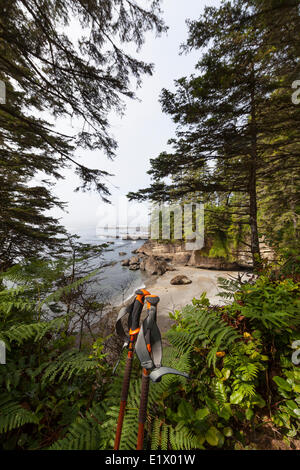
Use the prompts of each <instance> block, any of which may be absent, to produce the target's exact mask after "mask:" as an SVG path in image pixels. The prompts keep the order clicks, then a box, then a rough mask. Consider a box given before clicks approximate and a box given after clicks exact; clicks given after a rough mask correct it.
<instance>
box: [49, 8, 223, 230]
mask: <svg viewBox="0 0 300 470" xmlns="http://www.w3.org/2000/svg"><path fill="white" fill-rule="evenodd" d="M205 5H209V6H219V5H220V0H164V1H163V4H162V7H163V10H164V19H165V22H166V24H167V25H168V26H169V31H168V33H167V34H164V35H162V36H161V37H160V38H155V36H154V34H151V33H148V34H147V37H146V43H145V45H144V46H143V48H142V50H141V51H140V53H139V54H138V56H139V57H140V58H141V59H143V60H145V61H147V62H151V63H153V64H154V66H155V70H154V74H153V76H152V77H144V79H143V84H142V87H141V88H139V89H138V90H137V96H138V98H139V99H140V101H132V100H127V108H126V111H125V116H123V117H122V118H120V117H116V116H115V115H112V116H111V131H112V133H113V135H114V137H115V138H116V140H117V142H118V149H117V152H116V158H115V160H114V161H109V160H107V158H106V157H105V155H104V154H103V153H101V152H99V151H96V152H89V151H83V150H80V151H79V152H78V153H79V154H80V155H83V158H82V160H81V162H83V163H84V164H86V165H87V166H89V167H93V168H100V169H102V170H106V171H108V172H110V173H112V174H113V175H114V176H113V177H110V178H109V180H108V181H109V183H108V186H109V189H110V191H111V193H112V197H111V200H112V203H113V205H103V203H102V202H101V199H100V197H99V196H98V195H97V194H95V193H93V192H90V193H82V192H78V193H75V192H74V188H75V187H76V186H77V185H78V178H77V177H76V176H75V175H74V173H73V172H72V171H71V170H70V171H69V170H66V171H65V172H64V175H65V179H64V180H61V181H58V182H57V184H56V187H55V194H56V195H57V196H58V197H59V199H61V200H63V201H65V202H67V203H68V206H67V212H62V211H61V210H59V209H54V210H52V211H51V215H53V216H55V217H58V218H60V221H61V223H62V224H63V225H65V226H66V227H67V229H69V230H71V231H73V232H74V231H77V232H78V233H79V232H86V231H89V232H91V234H93V233H92V232H93V231H94V233H95V230H96V226H97V224H100V225H102V224H103V225H105V224H106V223H108V224H109V225H111V224H114V222H115V207H116V204H117V201H118V200H120V199H121V203H120V205H119V223H120V224H121V223H124V222H125V220H124V215H125V214H126V202H125V197H124V196H125V195H126V194H127V193H128V192H129V191H135V190H138V189H140V188H144V187H147V186H149V184H150V179H149V175H147V173H146V172H147V170H149V168H150V164H149V159H150V158H154V157H156V156H157V155H158V154H159V153H160V152H162V151H164V150H167V149H168V147H167V141H168V139H169V138H170V137H172V136H173V135H174V131H175V125H174V124H173V122H172V121H171V118H170V117H169V116H167V115H165V114H163V113H162V111H161V106H160V103H159V102H158V99H159V95H160V93H161V90H162V88H168V89H174V80H175V79H178V78H180V77H183V76H188V75H189V74H191V73H192V72H193V71H194V66H195V64H196V62H197V61H198V60H199V51H198V52H192V53H190V54H188V55H179V47H180V44H182V43H183V42H185V40H186V39H187V25H186V23H185V20H186V19H187V18H190V19H196V18H198V17H199V16H200V14H201V13H202V12H203V9H204V6H205ZM79 124H80V123H76V122H70V121H69V120H64V122H63V123H61V122H59V123H57V127H59V130H60V131H63V132H66V133H69V134H73V133H74V129H75V130H76V128H78V125H79ZM129 210H130V214H131V217H130V219H131V220H132V221H133V222H134V223H141V224H142V225H144V224H146V223H147V217H148V215H147V206H145V205H143V204H138V205H137V204H134V205H131V206H130V209H129Z"/></svg>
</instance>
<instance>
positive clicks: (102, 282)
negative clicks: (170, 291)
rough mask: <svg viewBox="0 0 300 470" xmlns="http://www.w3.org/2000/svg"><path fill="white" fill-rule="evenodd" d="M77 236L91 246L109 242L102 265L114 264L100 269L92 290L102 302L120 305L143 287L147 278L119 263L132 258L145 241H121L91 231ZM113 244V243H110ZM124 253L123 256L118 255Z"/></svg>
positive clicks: (142, 273)
mask: <svg viewBox="0 0 300 470" xmlns="http://www.w3.org/2000/svg"><path fill="white" fill-rule="evenodd" d="M77 234H78V235H79V236H80V241H82V242H84V243H91V244H102V243H107V242H110V243H111V245H110V250H111V251H107V252H105V253H104V254H103V257H102V260H103V263H105V264H107V263H109V262H115V263H114V264H113V265H112V266H108V267H105V268H103V269H101V271H100V273H99V274H98V275H97V276H96V278H95V283H93V287H92V289H93V290H95V291H96V292H97V293H100V294H101V297H103V300H104V301H105V302H106V301H108V302H110V303H111V304H113V305H120V304H121V303H122V302H123V301H124V300H126V299H127V298H128V297H130V296H131V295H132V294H133V293H134V291H135V290H136V289H138V288H141V287H144V286H145V282H146V281H147V279H148V277H147V276H146V275H145V274H144V272H143V271H140V270H137V271H130V270H129V268H128V267H123V266H121V261H122V260H124V259H127V258H131V257H132V256H134V254H133V253H132V251H133V250H136V249H137V248H139V247H140V246H141V245H143V244H144V243H145V240H122V239H120V238H119V239H114V238H105V237H104V236H101V237H100V236H97V235H96V234H95V233H93V231H92V230H91V231H85V232H81V233H78V231H77ZM112 242H113V243H112ZM119 252H124V253H125V255H119Z"/></svg>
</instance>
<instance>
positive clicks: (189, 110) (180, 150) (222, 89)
mask: <svg viewBox="0 0 300 470" xmlns="http://www.w3.org/2000/svg"><path fill="white" fill-rule="evenodd" d="M284 3H285V4H284V6H283V5H282V2H281V3H280V2H276V1H266V2H258V1H245V0H234V1H231V2H223V3H222V5H221V7H220V8H213V7H207V8H206V9H205V12H204V14H203V15H202V16H201V17H200V19H199V20H196V21H189V22H188V25H189V38H188V41H187V44H186V45H185V46H184V48H183V49H184V50H185V51H189V50H191V49H200V50H203V55H202V57H201V59H200V60H199V62H198V64H197V66H196V68H197V70H198V71H199V72H200V73H199V74H198V75H192V76H191V77H189V78H187V77H184V78H181V79H179V80H177V81H176V82H175V85H176V91H175V92H174V93H173V92H170V91H168V90H163V92H162V95H161V103H162V107H163V111H164V112H166V113H168V114H170V115H171V116H172V118H173V120H174V122H175V123H177V124H178V129H177V137H176V138H175V139H172V140H171V141H169V143H170V144H172V146H173V152H172V153H166V152H163V153H161V154H160V155H159V156H158V157H157V158H155V159H152V160H151V170H150V171H149V174H150V175H151V176H152V177H153V179H154V183H153V185H152V186H151V187H150V188H147V189H144V190H140V191H139V192H138V193H136V194H133V193H130V194H129V197H130V198H131V199H139V200H142V199H147V198H149V199H152V200H161V199H163V200H168V199H175V198H177V199H180V198H183V197H185V196H186V195H187V194H189V193H193V192H201V193H202V195H203V200H204V201H205V200H208V199H209V198H210V197H211V196H212V195H221V194H224V195H225V196H227V199H228V202H227V206H228V211H232V212H233V213H235V214H237V215H238V216H239V223H242V224H247V225H248V226H249V227H250V238H251V242H250V248H251V253H252V259H253V264H254V266H256V267H259V266H260V262H261V256H260V246H259V227H258V190H259V188H262V187H264V186H265V185H266V184H269V183H271V184H272V181H273V182H274V181H277V180H281V178H282V173H284V174H285V175H288V174H289V172H290V171H291V170H292V169H293V171H295V169H296V168H298V169H299V160H298V159H297V157H296V155H297V153H299V141H300V129H299V119H300V107H297V106H294V105H293V103H292V101H291V94H292V88H291V86H292V82H293V81H294V80H295V79H296V77H297V74H299V76H300V64H299V61H298V60H297V57H298V56H299V54H298V55H297V52H298V51H299V30H300V28H299V27H300V16H299V14H298V3H299V2H295V1H293V2H284ZM270 10H272V14H270ZM207 47H208V50H206V49H205V48H207ZM296 149H297V150H296ZM203 169H205V171H201V177H199V170H203ZM167 176H169V177H171V181H172V182H171V184H168V185H167V184H164V183H163V182H162V179H163V178H165V177H167ZM295 184H296V183H295ZM281 194H282V191H280V190H278V191H277V193H276V197H278V198H279V199H280V197H281ZM236 195H239V197H236Z"/></svg>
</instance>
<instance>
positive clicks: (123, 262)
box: [121, 259, 130, 266]
mask: <svg viewBox="0 0 300 470" xmlns="http://www.w3.org/2000/svg"><path fill="white" fill-rule="evenodd" d="M129 261H130V260H129V259H123V261H121V265H122V266H129Z"/></svg>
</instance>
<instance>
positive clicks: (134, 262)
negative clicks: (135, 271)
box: [129, 256, 140, 266]
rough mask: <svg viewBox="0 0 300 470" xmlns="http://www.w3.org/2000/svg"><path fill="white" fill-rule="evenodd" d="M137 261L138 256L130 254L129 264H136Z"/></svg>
mask: <svg viewBox="0 0 300 470" xmlns="http://www.w3.org/2000/svg"><path fill="white" fill-rule="evenodd" d="M139 262H140V260H139V257H138V256H132V257H131V258H130V260H129V265H130V266H131V265H132V264H137V263H139Z"/></svg>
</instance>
